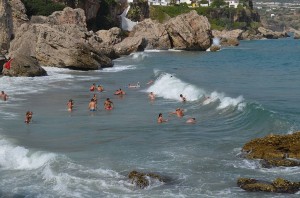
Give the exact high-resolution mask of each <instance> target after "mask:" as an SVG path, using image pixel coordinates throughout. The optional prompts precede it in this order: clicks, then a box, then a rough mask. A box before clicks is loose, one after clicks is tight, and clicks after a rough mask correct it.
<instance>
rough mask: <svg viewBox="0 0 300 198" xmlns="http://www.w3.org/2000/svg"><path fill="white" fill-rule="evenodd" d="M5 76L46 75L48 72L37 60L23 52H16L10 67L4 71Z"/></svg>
mask: <svg viewBox="0 0 300 198" xmlns="http://www.w3.org/2000/svg"><path fill="white" fill-rule="evenodd" d="M2 73H3V75H5V76H16V77H18V76H26V77H34V76H46V75H47V72H46V71H45V70H44V69H43V68H42V67H40V66H39V64H38V62H37V60H36V59H35V58H32V57H30V56H26V55H23V54H15V56H14V57H12V60H11V63H10V68H9V69H7V68H4V69H3V71H2Z"/></svg>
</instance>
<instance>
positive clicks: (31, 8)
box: [22, 0, 65, 17]
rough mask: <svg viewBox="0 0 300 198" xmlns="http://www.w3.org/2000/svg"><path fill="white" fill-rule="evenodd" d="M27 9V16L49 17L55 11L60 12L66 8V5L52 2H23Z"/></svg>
mask: <svg viewBox="0 0 300 198" xmlns="http://www.w3.org/2000/svg"><path fill="white" fill-rule="evenodd" d="M22 2H23V3H24V5H25V8H26V14H27V15H28V16H29V17H31V16H32V15H43V16H49V15H51V14H52V13H53V12H55V11H60V10H63V9H64V8H65V5H63V4H60V3H54V2H52V1H50V0H22Z"/></svg>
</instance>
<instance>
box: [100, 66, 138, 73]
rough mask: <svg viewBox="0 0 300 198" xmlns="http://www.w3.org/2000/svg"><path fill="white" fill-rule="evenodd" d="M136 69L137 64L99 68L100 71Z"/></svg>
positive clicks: (112, 71)
mask: <svg viewBox="0 0 300 198" xmlns="http://www.w3.org/2000/svg"><path fill="white" fill-rule="evenodd" d="M133 69H136V66H135V65H119V66H118V65H117V66H114V67H109V68H104V69H102V70H99V71H100V72H111V73H114V72H121V71H125V70H133Z"/></svg>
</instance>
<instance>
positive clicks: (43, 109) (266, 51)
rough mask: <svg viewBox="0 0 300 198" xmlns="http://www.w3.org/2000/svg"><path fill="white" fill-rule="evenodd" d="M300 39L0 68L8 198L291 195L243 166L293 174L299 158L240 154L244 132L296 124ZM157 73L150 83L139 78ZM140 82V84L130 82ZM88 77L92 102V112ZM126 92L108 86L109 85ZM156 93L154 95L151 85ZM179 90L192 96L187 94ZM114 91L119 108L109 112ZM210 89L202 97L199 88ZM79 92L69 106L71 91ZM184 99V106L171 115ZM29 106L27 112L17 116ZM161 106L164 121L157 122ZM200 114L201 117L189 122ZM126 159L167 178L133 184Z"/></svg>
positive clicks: (0, 144) (0, 166)
mask: <svg viewBox="0 0 300 198" xmlns="http://www.w3.org/2000/svg"><path fill="white" fill-rule="evenodd" d="M299 52H300V43H299V41H297V40H293V39H283V40H263V41H244V42H241V45H240V46H238V47H235V48H224V49H222V50H221V51H220V52H217V53H212V52H183V51H181V52H180V51H146V52H142V53H136V54H132V55H130V56H128V57H122V58H120V59H117V60H115V66H114V67H113V68H108V69H104V70H99V71H88V72H81V71H72V70H66V69H58V68H45V69H46V70H47V72H48V74H49V76H47V77H36V78H8V77H1V78H0V90H4V91H5V92H7V94H8V95H9V96H10V98H9V100H8V101H7V102H3V101H0V118H1V119H0V176H1V182H0V193H1V195H2V196H3V197H9V196H11V197H12V196H16V197H256V196H260V197H286V196H289V197H298V196H299V195H298V194H296V195H282V194H267V193H248V192H245V191H243V190H241V189H240V188H238V187H237V185H236V180H237V178H238V177H254V178H258V179H264V180H273V179H275V178H276V177H283V178H286V179H289V180H292V181H299V175H300V168H273V169H264V168H261V167H260V165H259V162H257V161H249V160H245V159H243V158H240V157H239V153H240V150H241V147H242V146H243V145H244V144H245V143H246V142H248V141H249V140H251V139H253V138H257V137H263V136H265V135H267V134H270V133H274V134H288V133H292V132H294V131H297V130H298V131H299V130H300V118H299V114H300V107H299V98H300V91H299V85H300V67H299V65H300V56H299ZM150 80H153V81H154V82H153V83H152V84H150V85H147V84H146V83H147V82H149V81H150ZM137 82H139V83H140V85H141V87H140V88H128V87H127V85H128V84H129V83H130V84H135V83H137ZM92 83H96V84H101V85H103V86H104V88H105V92H102V93H98V92H95V94H97V97H98V105H99V106H98V111H96V112H90V111H88V103H89V101H90V99H91V98H92V96H93V94H94V93H93V92H90V91H89V87H90V85H91V84H92ZM119 88H122V89H123V90H124V91H126V95H125V96H124V97H118V96H114V95H113V93H114V91H115V90H116V89H119ZM150 91H153V92H154V93H155V94H156V99H155V101H150V100H149V99H148V92H150ZM179 94H183V95H184V96H186V98H187V100H188V101H187V102H186V103H182V102H181V101H180V98H179ZM107 97H109V98H110V99H111V100H112V101H113V102H114V106H115V109H114V110H112V111H105V110H104V109H103V102H104V100H105V99H106V98H107ZM205 97H209V99H205ZM70 98H72V99H73V100H74V101H75V109H74V111H73V112H68V111H67V108H66V103H67V101H68V100H69V99H70ZM178 107H179V108H183V109H184V110H185V116H184V117H183V118H177V117H176V116H173V115H169V113H170V112H173V111H174V110H175V109H176V108H178ZM27 110H31V111H33V113H34V115H33V122H32V123H31V124H29V125H26V124H24V116H25V112H26V111H27ZM159 113H163V116H164V118H165V119H168V120H169V121H168V122H167V123H163V124H157V122H156V119H157V116H158V114H159ZM190 117H195V118H196V120H197V122H196V124H186V123H185V122H186V120H187V119H188V118H190ZM132 170H139V171H142V172H155V173H159V174H161V175H163V176H165V177H167V178H168V180H169V182H167V183H162V182H158V181H151V183H150V186H149V187H148V188H146V189H143V190H140V189H137V188H136V187H135V186H134V185H133V184H131V183H130V181H129V180H128V179H127V174H128V173H129V172H130V171H132Z"/></svg>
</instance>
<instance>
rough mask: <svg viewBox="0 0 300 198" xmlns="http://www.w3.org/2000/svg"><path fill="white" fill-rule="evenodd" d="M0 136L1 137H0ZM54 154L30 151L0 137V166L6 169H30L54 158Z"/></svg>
mask: <svg viewBox="0 0 300 198" xmlns="http://www.w3.org/2000/svg"><path fill="white" fill-rule="evenodd" d="M0 138H1V137H0ZM55 156H56V155H55V154H52V153H44V152H40V151H37V152H32V151H29V150H28V149H26V148H24V147H21V146H15V145H13V144H11V143H10V142H8V141H7V140H5V139H3V138H1V139H0V166H1V168H3V169H8V170H32V169H37V168H39V167H42V166H44V165H45V164H46V163H48V162H49V161H51V160H53V159H54V158H55Z"/></svg>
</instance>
